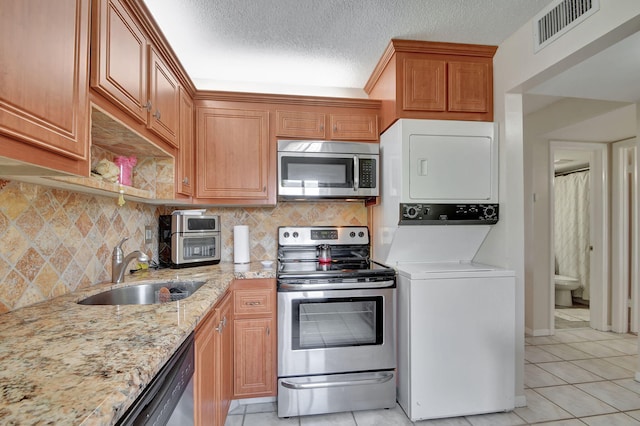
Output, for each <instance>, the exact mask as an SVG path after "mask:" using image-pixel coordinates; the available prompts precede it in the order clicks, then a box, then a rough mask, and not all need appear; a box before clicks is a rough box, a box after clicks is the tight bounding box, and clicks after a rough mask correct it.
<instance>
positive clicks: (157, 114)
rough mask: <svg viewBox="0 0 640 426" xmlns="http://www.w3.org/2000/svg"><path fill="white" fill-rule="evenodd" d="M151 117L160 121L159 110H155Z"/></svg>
mask: <svg viewBox="0 0 640 426" xmlns="http://www.w3.org/2000/svg"><path fill="white" fill-rule="evenodd" d="M153 116H154V117H155V118H156V120H160V110H156V112H155V113H154V114H153Z"/></svg>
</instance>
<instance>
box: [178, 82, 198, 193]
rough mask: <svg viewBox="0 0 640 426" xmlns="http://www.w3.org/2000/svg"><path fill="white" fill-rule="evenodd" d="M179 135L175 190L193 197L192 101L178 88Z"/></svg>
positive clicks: (193, 139) (193, 140) (193, 142)
mask: <svg viewBox="0 0 640 426" xmlns="http://www.w3.org/2000/svg"><path fill="white" fill-rule="evenodd" d="M178 110H179V115H180V117H179V118H180V120H179V125H178V128H179V133H178V158H177V161H176V188H177V192H178V193H179V194H182V195H186V196H193V187H194V157H193V149H194V144H195V138H194V131H193V126H194V121H195V119H194V117H193V101H192V100H191V97H190V96H189V94H188V93H187V92H186V91H185V90H184V89H182V88H180V100H179V108H178Z"/></svg>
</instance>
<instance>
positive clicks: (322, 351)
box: [278, 288, 396, 377]
mask: <svg viewBox="0 0 640 426" xmlns="http://www.w3.org/2000/svg"><path fill="white" fill-rule="evenodd" d="M395 353H396V350H395V288H382V289H355V290H327V291H286V292H285V291H283V292H279V293H278V377H292V376H303V375H312V374H333V373H345V372H357V371H371V370H385V369H393V368H395V367H396V358H395Z"/></svg>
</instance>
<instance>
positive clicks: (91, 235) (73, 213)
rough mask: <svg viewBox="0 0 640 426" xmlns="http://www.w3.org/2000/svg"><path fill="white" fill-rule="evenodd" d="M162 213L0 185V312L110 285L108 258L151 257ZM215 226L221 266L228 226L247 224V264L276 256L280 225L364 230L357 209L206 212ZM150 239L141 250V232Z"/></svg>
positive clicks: (229, 240)
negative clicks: (121, 254)
mask: <svg viewBox="0 0 640 426" xmlns="http://www.w3.org/2000/svg"><path fill="white" fill-rule="evenodd" d="M171 210H172V209H170V208H167V207H162V206H160V207H158V206H151V205H146V204H141V203H134V202H131V201H127V202H126V203H125V205H124V206H122V207H118V205H117V203H116V199H115V198H111V197H103V196H96V195H88V194H81V193H76V192H71V191H66V190H59V189H52V188H48V187H44V186H40V185H33V184H28V183H22V182H17V181H6V180H0V313H4V312H8V311H12V310H15V309H18V308H20V307H23V306H27V305H31V304H34V303H38V302H42V301H45V300H48V299H51V298H53V297H56V296H59V295H62V294H65V293H69V292H72V291H74V290H76V289H78V288H82V287H87V286H90V285H93V284H97V283H101V282H105V281H110V280H111V253H112V250H113V247H115V245H116V244H117V243H118V242H119V241H120V240H121V239H122V238H124V237H130V239H129V240H128V241H126V242H125V244H124V245H123V248H124V250H125V252H126V253H128V252H130V251H132V250H137V249H141V250H143V251H145V252H147V253H148V254H151V255H152V257H153V259H154V260H157V258H158V244H157V223H158V221H157V217H158V215H159V214H165V213H170V212H171ZM208 213H213V214H219V215H220V219H221V223H222V245H223V246H222V253H221V258H222V261H223V262H232V261H233V226H234V225H248V226H249V235H250V240H251V260H252V261H254V260H265V259H274V258H275V257H276V247H277V241H276V233H277V227H278V226H280V225H330V224H331V225H336V224H337V225H366V224H367V210H366V207H364V205H363V204H362V203H359V202H356V203H347V202H317V203H280V204H278V205H277V206H276V207H268V208H209V209H208ZM145 225H151V226H152V229H153V232H154V238H153V242H152V243H151V244H149V245H145V244H144V227H145Z"/></svg>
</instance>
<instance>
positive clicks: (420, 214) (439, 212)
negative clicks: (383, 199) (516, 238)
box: [398, 203, 498, 225]
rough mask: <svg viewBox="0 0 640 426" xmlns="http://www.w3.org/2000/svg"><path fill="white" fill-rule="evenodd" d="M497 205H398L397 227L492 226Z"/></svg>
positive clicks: (496, 215) (496, 214) (494, 221)
mask: <svg viewBox="0 0 640 426" xmlns="http://www.w3.org/2000/svg"><path fill="white" fill-rule="evenodd" d="M497 222H498V204H413V203H401V204H400V221H399V223H398V224H399V225H478V224H481V225H493V224H495V223H497Z"/></svg>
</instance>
